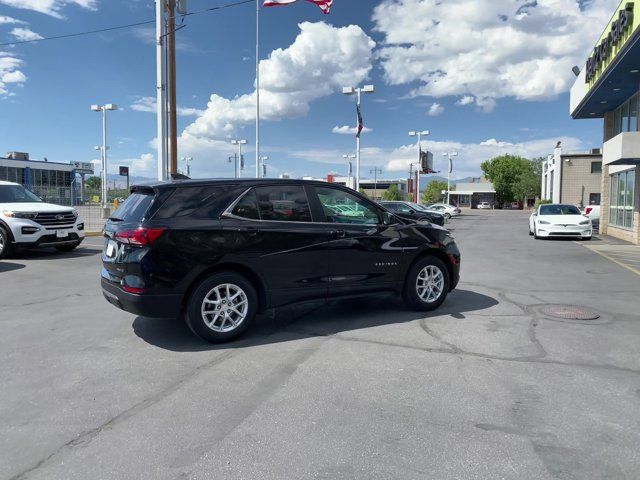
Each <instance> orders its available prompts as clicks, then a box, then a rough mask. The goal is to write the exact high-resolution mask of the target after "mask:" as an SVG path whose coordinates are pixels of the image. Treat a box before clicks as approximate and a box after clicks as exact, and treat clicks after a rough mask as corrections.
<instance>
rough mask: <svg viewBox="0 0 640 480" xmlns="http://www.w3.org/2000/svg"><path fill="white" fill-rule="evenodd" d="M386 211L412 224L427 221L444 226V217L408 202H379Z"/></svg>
mask: <svg viewBox="0 0 640 480" xmlns="http://www.w3.org/2000/svg"><path fill="white" fill-rule="evenodd" d="M380 205H382V206H383V207H384V208H386V209H387V210H391V211H392V212H393V213H395V214H396V216H398V217H400V218H404V219H405V220H413V221H414V222H424V221H429V222H431V223H435V224H436V225H440V226H441V227H443V226H444V222H445V218H444V215H442V214H441V213H438V212H434V211H429V210H425V209H423V208H422V207H421V206H420V205H416V204H413V203H410V202H400V201H383V202H380Z"/></svg>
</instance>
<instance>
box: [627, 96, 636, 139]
mask: <svg viewBox="0 0 640 480" xmlns="http://www.w3.org/2000/svg"><path fill="white" fill-rule="evenodd" d="M628 131H629V132H637V131H638V95H634V96H633V97H631V100H630V101H629V130H628Z"/></svg>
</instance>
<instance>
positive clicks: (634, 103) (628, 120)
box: [606, 94, 638, 140]
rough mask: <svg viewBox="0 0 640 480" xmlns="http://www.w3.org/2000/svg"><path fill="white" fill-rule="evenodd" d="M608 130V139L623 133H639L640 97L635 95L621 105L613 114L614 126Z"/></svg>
mask: <svg viewBox="0 0 640 480" xmlns="http://www.w3.org/2000/svg"><path fill="white" fill-rule="evenodd" d="M611 127H612V128H611V131H610V130H609V128H606V130H607V138H606V140H609V139H610V138H613V137H615V136H616V135H618V134H619V133H622V132H637V131H638V95H637V94H636V95H634V96H633V97H631V98H630V99H629V100H627V101H626V102H624V103H623V104H622V105H620V106H619V107H618V108H617V109H616V110H614V112H613V125H612V126H611Z"/></svg>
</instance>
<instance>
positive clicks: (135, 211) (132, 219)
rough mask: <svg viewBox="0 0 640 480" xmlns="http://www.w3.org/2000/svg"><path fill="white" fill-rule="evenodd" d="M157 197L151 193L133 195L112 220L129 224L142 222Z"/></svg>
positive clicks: (114, 214) (115, 213)
mask: <svg viewBox="0 0 640 480" xmlns="http://www.w3.org/2000/svg"><path fill="white" fill-rule="evenodd" d="M154 198H155V195H154V194H153V193H152V192H149V193H132V194H131V195H130V196H129V198H127V200H125V202H124V203H123V204H122V206H121V207H120V208H118V209H117V210H116V211H115V212H113V214H112V215H111V218H112V219H113V220H123V221H125V222H127V223H138V222H141V221H142V219H143V218H144V216H145V214H146V213H147V211H148V210H149V207H150V206H151V203H152V202H153V199H154Z"/></svg>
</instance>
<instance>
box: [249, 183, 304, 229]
mask: <svg viewBox="0 0 640 480" xmlns="http://www.w3.org/2000/svg"><path fill="white" fill-rule="evenodd" d="M255 192H256V197H257V199H258V206H259V210H260V216H261V218H262V220H272V221H281V222H310V221H311V210H310V208H309V201H308V200H307V195H306V193H305V191H304V188H303V187H301V186H295V185H291V186H273V187H260V188H256V189H255Z"/></svg>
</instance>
